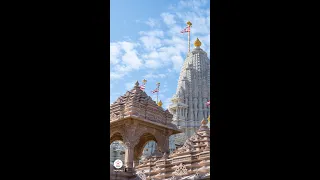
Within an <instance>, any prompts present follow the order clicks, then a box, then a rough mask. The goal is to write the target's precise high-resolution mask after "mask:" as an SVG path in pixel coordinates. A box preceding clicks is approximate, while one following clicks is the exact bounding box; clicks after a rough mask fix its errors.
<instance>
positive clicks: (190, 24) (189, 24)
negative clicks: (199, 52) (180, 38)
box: [187, 21, 192, 52]
mask: <svg viewBox="0 0 320 180" xmlns="http://www.w3.org/2000/svg"><path fill="white" fill-rule="evenodd" d="M187 25H188V30H189V31H188V52H190V27H191V26H192V23H191V22H190V21H188V22H187Z"/></svg>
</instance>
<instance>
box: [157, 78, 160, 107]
mask: <svg viewBox="0 0 320 180" xmlns="http://www.w3.org/2000/svg"><path fill="white" fill-rule="evenodd" d="M157 89H158V91H157V104H158V95H159V90H160V83H159V82H158V83H157Z"/></svg>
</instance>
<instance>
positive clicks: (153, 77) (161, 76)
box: [143, 73, 166, 79]
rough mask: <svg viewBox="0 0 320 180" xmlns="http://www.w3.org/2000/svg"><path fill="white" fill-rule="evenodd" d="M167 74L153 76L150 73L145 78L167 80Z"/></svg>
mask: <svg viewBox="0 0 320 180" xmlns="http://www.w3.org/2000/svg"><path fill="white" fill-rule="evenodd" d="M165 77H166V74H153V73H149V74H146V75H144V76H143V78H145V79H157V78H165Z"/></svg>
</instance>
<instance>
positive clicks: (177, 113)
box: [169, 38, 210, 138]
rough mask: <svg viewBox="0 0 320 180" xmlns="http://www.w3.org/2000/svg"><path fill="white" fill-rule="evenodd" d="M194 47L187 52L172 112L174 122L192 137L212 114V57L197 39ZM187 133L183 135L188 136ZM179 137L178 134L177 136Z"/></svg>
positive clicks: (171, 108)
mask: <svg viewBox="0 0 320 180" xmlns="http://www.w3.org/2000/svg"><path fill="white" fill-rule="evenodd" d="M194 45H195V48H194V49H193V50H192V51H191V52H189V53H188V55H187V58H186V59H185V61H184V64H183V66H182V68H181V72H180V77H179V81H178V86H177V91H176V94H175V95H174V96H173V98H172V100H171V101H172V104H171V105H170V106H169V111H170V112H171V113H172V114H173V122H172V123H174V124H176V125H177V126H178V127H179V126H180V128H181V129H182V130H183V131H184V132H185V135H186V136H188V137H190V136H191V135H192V134H193V133H194V132H195V131H196V130H197V129H198V128H199V127H200V125H201V120H202V119H207V118H208V116H209V115H210V108H209V107H207V106H206V102H207V101H209V100H210V60H209V58H208V55H207V53H206V52H205V51H203V50H202V49H201V48H200V46H201V42H200V40H199V39H198V38H197V40H196V41H195V42H194ZM185 135H180V136H181V137H184V138H186V136H185ZM178 136H179V135H178Z"/></svg>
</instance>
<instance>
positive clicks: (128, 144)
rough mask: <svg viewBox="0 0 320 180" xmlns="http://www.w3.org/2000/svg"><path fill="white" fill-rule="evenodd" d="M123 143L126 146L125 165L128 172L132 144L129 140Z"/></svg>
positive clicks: (130, 167) (132, 150)
mask: <svg viewBox="0 0 320 180" xmlns="http://www.w3.org/2000/svg"><path fill="white" fill-rule="evenodd" d="M125 145H126V146H127V149H126V151H125V165H126V168H127V170H128V172H132V170H133V152H134V146H133V144H132V143H130V142H126V143H125Z"/></svg>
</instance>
